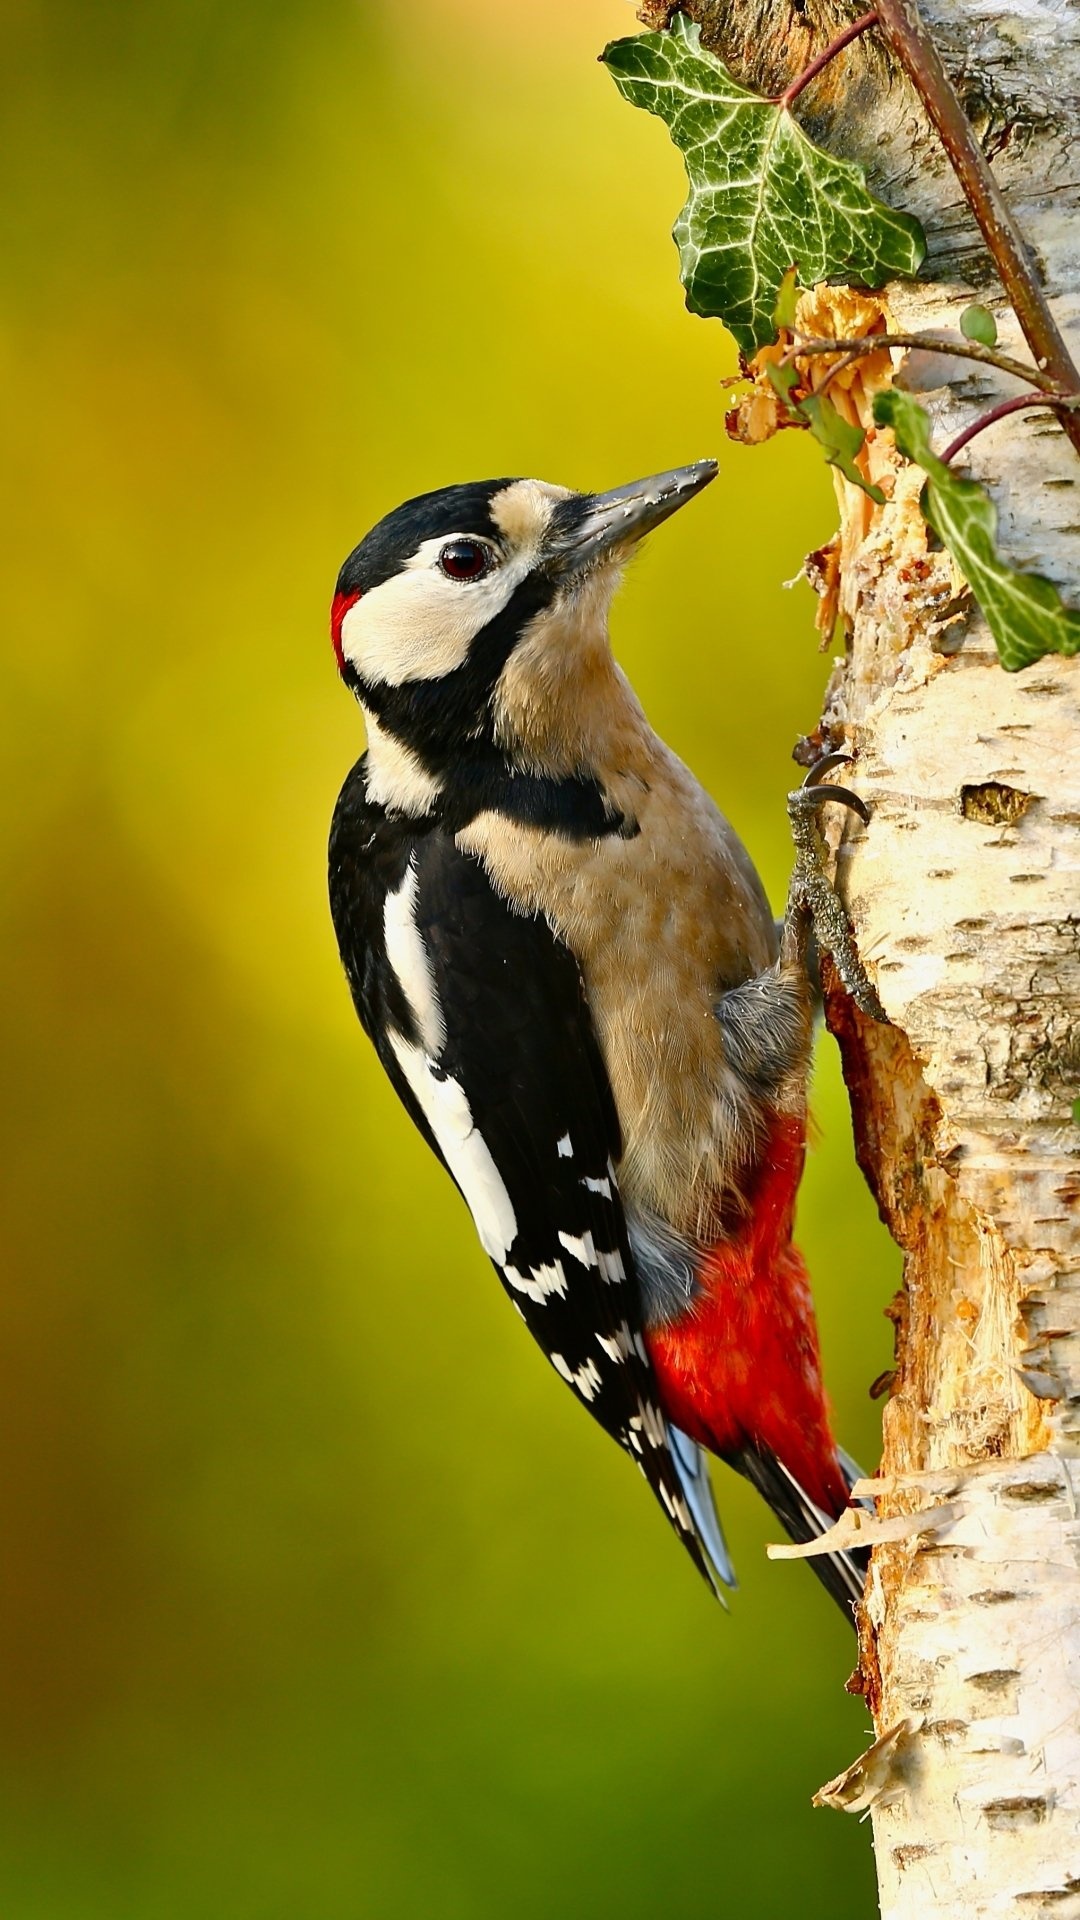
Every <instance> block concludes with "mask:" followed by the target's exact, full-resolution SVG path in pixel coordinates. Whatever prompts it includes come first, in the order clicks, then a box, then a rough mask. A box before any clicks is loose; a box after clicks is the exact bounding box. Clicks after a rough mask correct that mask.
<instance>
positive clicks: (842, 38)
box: [771, 7, 878, 107]
mask: <svg viewBox="0 0 1080 1920" xmlns="http://www.w3.org/2000/svg"><path fill="white" fill-rule="evenodd" d="M877 23H878V14H877V8H876V7H871V9H870V11H869V13H864V14H863V15H862V16H861V18H860V19H858V20H853V21H852V22H851V25H850V26H847V27H845V28H844V31H843V32H842V33H838V34H837V36H836V38H835V40H830V41H829V44H828V46H827V47H825V48H824V50H823V51H822V52H821V53H819V54H818V56H817V58H816V59H815V60H811V62H810V65H809V66H808V67H804V68H803V70H802V72H801V73H800V74H799V75H798V77H797V78H796V79H794V80H793V81H792V83H791V85H790V87H785V88H784V91H783V93H778V94H777V96H776V98H775V99H774V100H773V101H772V102H771V105H772V106H774V107H790V106H791V104H792V102H793V101H794V100H797V99H798V97H799V95H800V93H801V92H802V90H803V88H804V87H808V86H809V85H810V82H811V80H816V79H817V77H818V74H819V73H820V72H821V71H822V69H823V68H824V67H827V66H828V64H829V61H830V60H835V58H836V56H837V54H838V53H843V51H844V48H845V47H849V46H850V45H851V42H852V41H853V40H857V39H858V38H859V35H860V34H861V33H865V32H866V30H867V28H868V27H876V26H877Z"/></svg>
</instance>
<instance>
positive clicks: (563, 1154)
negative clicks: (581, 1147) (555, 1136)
mask: <svg viewBox="0 0 1080 1920" xmlns="http://www.w3.org/2000/svg"><path fill="white" fill-rule="evenodd" d="M555 1151H556V1152H557V1154H558V1156H559V1159H560V1160H569V1158H570V1156H571V1154H572V1153H573V1151H574V1143H573V1141H572V1140H571V1138H570V1135H569V1134H568V1133H564V1134H563V1137H562V1139H561V1140H557V1141H556V1142H555Z"/></svg>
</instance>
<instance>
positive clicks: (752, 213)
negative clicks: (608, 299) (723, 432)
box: [601, 13, 926, 354]
mask: <svg viewBox="0 0 1080 1920" xmlns="http://www.w3.org/2000/svg"><path fill="white" fill-rule="evenodd" d="M601 57H602V59H603V61H604V64H605V65H606V66H607V67H608V69H609V71H610V72H611V75H612V78H613V79H614V81H615V84H616V86H617V87H618V89H619V92H620V93H621V94H622V95H623V97H624V99H626V100H629V101H630V102H631V104H632V105H634V106H637V107H644V108H645V109H646V111H647V112H649V113H656V114H659V116H660V118H661V119H662V120H663V121H664V122H665V123H666V125H667V127H668V129H669V131H670V134H671V137H672V139H673V141H674V142H675V145H676V146H677V147H678V148H679V149H680V151H681V153H682V154H683V156H684V159H685V162H686V171H687V175H688V177H689V181H690V197H689V199H688V200H687V202H686V205H685V206H684V208H683V210H682V212H681V213H680V215H679V217H678V219H677V221H676V222H675V240H676V242H677V244H678V248H679V257H680V271H681V275H682V282H683V286H684V287H685V288H686V304H687V306H688V307H689V308H690V310H691V312H693V313H700V314H704V315H705V316H707V317H708V316H713V315H715V316H718V317H719V318H720V319H721V320H723V322H724V324H725V326H726V327H728V328H730V330H731V332H732V333H733V334H734V336H735V339H736V341H737V342H738V345H739V347H740V349H741V350H742V352H743V353H744V354H751V353H754V352H756V350H757V348H758V347H761V346H764V345H765V344H766V342H767V341H769V340H771V339H772V338H773V335H774V332H775V327H774V321H773V314H774V311H775V309H776V302H777V297H778V295H779V292H780V287H781V284H782V282H783V278H784V275H785V273H786V272H787V271H788V269H789V268H790V267H792V266H795V267H796V268H797V269H798V274H799V279H800V280H801V281H802V283H803V285H804V286H811V285H812V284H813V283H814V282H815V281H816V280H832V279H840V280H846V281H858V282H860V283H861V284H862V285H864V286H868V287H880V286H881V285H882V284H883V283H884V282H885V281H886V280H888V279H890V278H891V277H892V276H893V275H895V274H907V275H911V274H914V273H916V272H917V271H918V268H919V265H920V262H921V261H922V258H923V254H924V253H925V251H926V243H925V241H924V238H923V232H922V228H921V227H920V226H919V223H918V221H917V220H913V219H911V218H910V217H909V215H907V214H905V213H894V212H893V210H892V208H890V207H886V206H884V205H883V204H882V202H881V201H880V200H875V199H874V198H873V196H872V195H871V194H870V193H869V192H868V191H867V187H866V177H865V175H864V173H863V170H862V168H861V167H859V166H856V165H855V164H854V163H853V162H852V161H850V160H838V159H836V158H834V156H833V155H832V154H828V153H824V152H823V151H822V149H821V148H820V147H816V146H815V145H814V144H813V141H811V140H808V139H807V137H806V135H805V134H804V133H803V131H802V129H801V128H800V127H799V125H798V123H797V122H796V121H795V120H794V119H793V118H792V116H791V114H790V113H789V112H788V111H787V109H786V108H780V107H778V106H775V105H774V104H773V103H772V102H771V101H768V100H763V99H761V98H760V96H759V95H758V94H756V93H749V92H748V91H747V89H746V88H745V87H740V86H739V85H738V83H737V81H735V80H733V79H732V77H731V75H730V74H729V73H728V71H727V68H726V67H725V66H723V64H722V63H721V62H720V61H719V60H717V59H716V57H715V55H713V54H711V53H707V52H706V51H705V49H704V48H703V47H702V46H701V30H700V28H699V27H698V25H697V24H696V22H694V21H690V20H688V19H687V18H686V15H685V14H682V13H677V14H675V15H674V16H673V18H672V21H671V25H670V27H668V28H667V30H666V31H665V32H663V33H642V34H637V35H634V36H633V37H632V38H630V39H628V40H615V41H613V42H612V44H611V45H610V46H609V47H608V48H607V49H606V51H605V52H604V54H603V55H602V56H601Z"/></svg>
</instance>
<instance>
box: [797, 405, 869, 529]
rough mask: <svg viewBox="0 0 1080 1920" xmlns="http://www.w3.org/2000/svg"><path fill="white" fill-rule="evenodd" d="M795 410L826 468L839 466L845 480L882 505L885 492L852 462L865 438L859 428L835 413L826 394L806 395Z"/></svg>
mask: <svg viewBox="0 0 1080 1920" xmlns="http://www.w3.org/2000/svg"><path fill="white" fill-rule="evenodd" d="M798 411H799V412H800V413H801V414H802V417H803V419H804V420H805V421H806V424H807V426H808V427H809V429H810V431H811V433H812V434H813V436H814V439H815V440H819V441H820V442H821V445H822V446H823V447H824V449H825V458H826V460H827V461H828V463H829V465H830V467H839V469H840V472H841V473H842V474H843V476H844V479H845V480H850V481H851V483H852V485H853V486H856V487H861V488H862V490H863V492H864V493H868V494H869V495H870V498H871V500H873V501H875V502H876V503H877V505H878V506H879V507H881V506H884V504H885V495H884V494H883V493H882V491H881V488H880V487H875V486H872V485H871V483H870V481H869V480H866V479H864V478H863V475H862V474H861V473H860V472H859V469H858V467H857V466H856V465H855V455H856V454H857V453H858V451H859V448H860V447H861V446H862V443H863V441H864V440H865V439H866V435H865V433H864V432H863V430H862V428H861V427H855V426H852V424H851V422H850V421H849V420H845V419H844V416H843V414H840V413H837V411H836V408H835V407H834V406H833V403H832V401H831V400H830V399H829V396H828V394H827V393H809V394H807V396H806V399H805V400H800V401H799V406H798Z"/></svg>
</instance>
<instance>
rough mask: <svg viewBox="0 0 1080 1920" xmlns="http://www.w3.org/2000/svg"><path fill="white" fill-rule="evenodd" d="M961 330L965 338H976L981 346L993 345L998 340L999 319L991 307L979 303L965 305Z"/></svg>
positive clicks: (976, 341) (961, 316) (961, 319)
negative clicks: (997, 319)
mask: <svg viewBox="0 0 1080 1920" xmlns="http://www.w3.org/2000/svg"><path fill="white" fill-rule="evenodd" d="M960 331H961V333H962V334H963V336H964V339H965V340H974V341H975V343H976V345H977V346H980V347H992V346H994V345H995V344H996V342H997V321H996V320H995V319H994V316H993V314H992V313H991V311H990V309H989V307H980V306H978V305H977V304H976V305H975V306H971V307H965V308H964V311H963V313H962V314H961V315H960Z"/></svg>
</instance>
